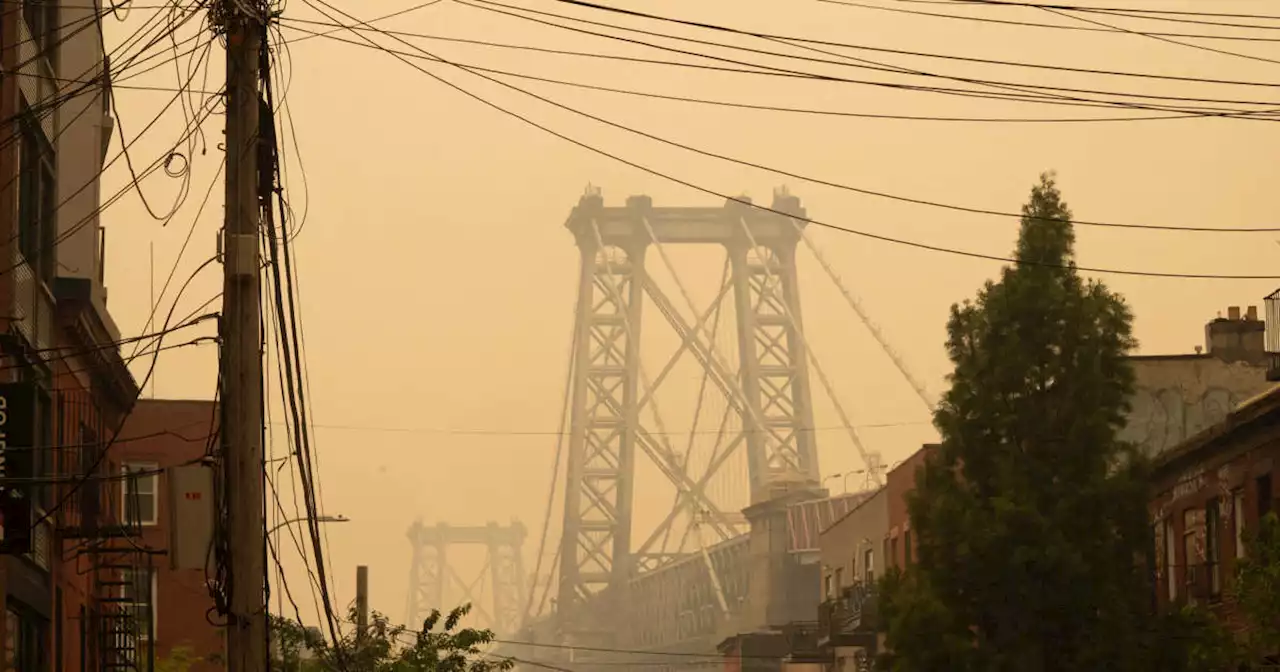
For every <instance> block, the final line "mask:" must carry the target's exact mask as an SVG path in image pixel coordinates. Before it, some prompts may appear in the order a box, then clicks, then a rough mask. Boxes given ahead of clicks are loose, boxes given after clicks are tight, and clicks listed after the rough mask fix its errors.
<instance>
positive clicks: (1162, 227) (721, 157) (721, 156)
mask: <svg viewBox="0 0 1280 672" xmlns="http://www.w3.org/2000/svg"><path fill="white" fill-rule="evenodd" d="M482 1H483V0H482ZM464 4H465V3H464ZM375 32H380V31H375ZM393 37H394V36H393ZM396 39H398V38H396ZM424 53H426V52H424ZM440 62H443V63H449V62H448V61H444V60H443V59H441V61H440ZM450 64H451V65H455V66H456V67H461V68H463V69H465V67H464V66H457V65H456V64H452V63H450ZM472 74H474V75H475V76H478V77H483V78H484V79H488V80H490V81H492V82H495V83H498V84H501V85H502V86H505V87H508V88H511V89H513V90H515V91H518V92H520V93H524V94H525V95H528V96H530V97H533V98H536V99H538V100H540V101H542V102H544V103H547V104H550V105H552V106H555V107H558V108H560V109H563V110H565V111H568V112H572V113H574V114H577V115H580V116H583V117H586V118H588V119H591V120H593V121H596V122H598V123H602V124H605V125H608V126H612V127H614V128H618V129H620V130H624V131H627V132H630V133H633V134H636V135H640V136H642V137H645V138H647V139H650V140H655V141H657V142H661V143H663V144H666V145H669V146H673V147H676V148H679V149H684V150H686V151H691V152H694V153H696V154H700V155H702V156H707V157H709V158H715V159H719V160H722V161H727V162H730V163H735V164H738V165H741V166H745V167H749V168H756V169H758V170H765V171H768V172H772V173H775V174H778V175H782V176H785V177H791V178H794V179H798V180H803V181H806V182H810V183H813V184H819V185H822V186H828V187H833V188H836V189H840V190H843V191H849V192H853V193H857V194H862V195H864V196H874V197H877V198H883V199H887V200H893V201H899V202H903V203H910V204H913V205H923V206H928V207H934V208H941V209H945V210H952V211H957V212H965V213H969V214H981V215H990V216H996V217H1007V218H1014V219H1022V218H1023V215H1022V214H1021V213H1014V212H1006V211H1000V210H992V209H987V208H975V207H970V206H963V205H955V204H950V203H943V202H940V201H933V200H928V199H922V198H915V197H910V196H901V195H898V194H891V193H888V192H883V191H878V190H873V189H867V188H863V187H858V186H853V185H848V184H841V183H839V182H834V181H830V180H825V179H821V178H817V177H812V176H807V175H802V174H800V173H795V172H791V171H786V170H782V169H779V168H773V167H770V166H766V165H763V164H759V163H755V162H751V161H746V160H743V159H738V158H736V157H732V156H729V155H726V154H721V153H717V152H711V151H707V150H702V149H698V148H695V147H692V146H691V145H686V144H684V143H679V142H676V141H674V140H668V139H666V138H663V137H660V136H657V135H654V134H651V133H648V132H645V131H640V130H637V129H634V128H631V127H629V126H624V125H622V124H619V123H616V122H613V121H609V120H607V119H604V118H602V117H599V116H596V115H593V114H590V113H587V112H582V111H580V110H577V109H575V108H572V107H569V106H567V105H564V104H561V103H559V102H556V101H554V100H551V99H549V98H545V97H543V96H540V95H538V94H535V93H531V92H529V91H526V90H524V89H521V88H519V87H516V86H514V85H512V84H509V83H507V82H503V81H501V80H497V79H493V78H491V77H488V76H485V75H482V74H478V73H472ZM1072 223H1073V224H1075V225H1079V226H1095V227H1104V228H1120V229H1145V230H1155V231H1182V232H1197V233H1275V232H1277V231H1280V227H1257V228H1245V227H1221V228H1219V227H1180V226H1167V225H1158V224H1126V223H1117V222H1102V221H1091V220H1079V221H1073V222H1072Z"/></svg>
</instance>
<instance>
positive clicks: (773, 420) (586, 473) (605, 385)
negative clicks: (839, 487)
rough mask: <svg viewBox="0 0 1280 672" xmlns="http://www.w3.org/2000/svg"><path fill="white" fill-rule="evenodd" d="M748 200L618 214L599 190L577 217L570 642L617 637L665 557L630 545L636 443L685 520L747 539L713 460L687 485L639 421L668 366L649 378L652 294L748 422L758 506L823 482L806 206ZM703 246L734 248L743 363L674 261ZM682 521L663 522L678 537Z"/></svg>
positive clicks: (565, 611) (630, 204)
mask: <svg viewBox="0 0 1280 672" xmlns="http://www.w3.org/2000/svg"><path fill="white" fill-rule="evenodd" d="M750 203H751V201H750V199H747V198H745V197H743V198H740V199H731V200H729V201H728V202H726V203H725V204H724V206H723V207H655V206H654V205H653V202H652V200H651V199H650V198H649V197H647V196H632V197H630V198H628V199H627V202H626V205H625V206H623V207H606V206H605V205H604V200H603V198H602V196H601V194H600V192H599V191H598V190H591V189H589V190H588V192H587V193H586V194H585V195H584V196H583V197H582V198H581V199H580V200H579V202H578V205H577V207H575V208H574V209H573V211H572V213H571V214H570V216H569V218H568V221H567V222H566V224H565V226H566V227H567V228H568V229H569V230H570V231H571V232H572V233H573V235H574V238H575V240H576V242H577V246H578V249H579V251H580V264H581V266H580V273H579V277H578V300H577V310H576V329H575V332H574V349H573V360H572V362H571V386H570V395H569V411H570V425H569V446H568V447H569V454H568V461H567V465H568V468H567V478H566V481H565V484H566V485H565V491H564V492H565V495H564V519H563V528H562V536H561V547H560V551H559V562H560V564H559V568H558V570H559V571H558V575H559V576H558V578H559V587H558V597H557V604H556V611H557V622H558V628H559V630H560V634H561V636H562V637H564V638H565V639H566V640H568V641H575V642H579V643H581V644H582V645H588V643H589V642H593V641H594V642H604V641H608V637H609V631H610V630H612V629H614V628H616V627H618V623H617V621H616V620H611V619H612V618H614V616H615V615H616V614H619V613H624V612H625V611H626V610H625V609H623V608H620V607H622V605H624V604H625V602H623V601H624V600H625V599H626V596H625V594H626V590H627V588H626V587H627V585H628V582H629V580H630V579H631V578H632V577H634V576H635V575H636V574H637V573H639V572H641V571H648V570H652V569H656V568H657V567H660V566H662V565H663V563H665V562H667V561H669V558H664V557H663V554H661V553H654V552H653V546H654V544H653V542H654V540H655V539H656V538H657V536H658V533H654V534H653V535H650V536H649V539H648V541H646V542H645V543H644V544H643V545H641V546H640V547H639V548H638V549H633V546H632V498H633V492H634V487H635V482H634V475H635V463H636V459H637V457H636V453H637V450H639V451H640V452H642V453H644V454H645V455H647V456H648V457H649V458H651V459H652V460H654V462H655V464H656V465H657V466H658V468H659V470H660V471H662V473H663V474H664V475H665V476H666V477H667V478H668V479H669V480H671V481H672V483H673V484H674V485H675V486H676V488H677V492H678V504H677V507H676V508H677V512H678V511H679V510H683V511H685V512H686V513H689V514H690V515H692V514H693V512H695V511H696V512H698V515H700V516H702V521H703V525H704V526H705V527H709V528H711V529H712V530H713V531H714V532H716V533H718V535H719V536H720V538H721V539H728V538H730V537H732V536H735V535H736V534H740V533H741V531H742V530H741V527H740V526H741V524H742V523H741V520H740V519H739V518H738V517H737V512H725V511H721V510H720V509H719V508H718V507H717V506H716V504H715V503H713V502H712V501H711V500H710V498H709V497H708V496H707V494H706V485H707V483H708V482H709V481H710V479H711V477H712V476H714V475H715V474H714V472H715V466H714V465H713V466H710V467H708V469H707V473H706V474H703V475H701V476H700V477H699V478H697V479H696V480H695V479H693V478H690V477H689V475H688V474H686V473H685V470H684V468H683V465H682V464H680V462H679V459H678V457H677V455H676V453H675V451H674V450H673V449H672V448H671V446H670V444H669V443H667V442H665V440H664V439H665V436H664V435H665V432H663V431H662V430H661V428H660V427H657V428H649V427H646V426H645V423H643V422H642V421H641V413H640V412H641V410H642V409H643V408H644V407H645V406H646V404H649V403H650V402H651V401H652V398H653V392H654V388H655V387H656V385H657V384H658V383H660V382H661V379H662V377H663V376H664V375H665V373H666V371H667V370H669V367H668V368H667V369H664V370H663V372H662V373H660V374H659V376H658V377H657V379H656V380H654V379H649V378H648V376H647V375H646V373H645V370H644V368H643V366H642V364H641V348H640V336H641V332H642V330H643V327H644V325H643V319H642V314H641V313H642V311H641V306H642V305H643V304H644V299H645V298H646V297H647V298H648V299H649V300H650V301H651V302H652V304H653V305H654V306H655V307H656V309H657V311H658V312H659V313H660V314H661V316H662V318H664V320H665V321H666V322H667V323H668V324H669V326H670V327H671V328H672V329H674V331H675V332H676V334H677V335H678V336H679V337H680V338H681V341H682V342H683V344H684V347H683V348H682V349H681V351H688V352H689V353H691V354H692V355H693V356H694V357H695V358H696V359H697V360H698V362H699V364H700V365H701V366H702V367H704V369H705V371H706V372H707V374H708V378H709V380H710V381H711V382H712V383H713V384H715V385H716V386H717V387H718V388H720V390H721V392H722V393H723V394H724V397H725V399H726V402H727V404H728V405H729V407H730V408H731V412H732V414H733V415H734V416H736V419H738V420H739V421H740V426H741V428H742V432H741V435H740V436H739V437H738V439H737V441H735V443H734V446H735V447H736V446H737V445H738V444H739V443H741V444H745V447H746V452H747V464H748V481H749V483H750V487H751V503H752V504H756V503H761V502H764V501H768V500H770V499H772V497H773V494H774V493H775V491H776V490H777V488H778V487H779V486H780V485H783V484H785V485H786V486H788V487H790V488H797V487H799V488H808V489H814V490H816V489H817V488H819V486H820V477H819V471H818V455H817V451H816V449H815V445H814V433H813V431H812V428H813V411H812V408H811V395H810V387H809V370H808V362H807V360H806V352H805V341H804V337H803V332H802V329H801V326H800V325H801V323H802V321H801V311H800V293H799V287H798V282H797V278H796V263H795V262H796V248H797V243H798V242H799V241H800V239H801V235H802V231H803V226H804V223H805V219H804V217H805V214H804V209H803V208H802V207H801V204H800V200H799V199H798V198H796V197H795V196H792V195H791V194H790V193H788V192H787V191H786V190H785V189H782V190H779V191H777V192H775V194H774V200H773V203H772V206H771V207H770V208H768V209H761V208H757V207H753V206H752V205H751V204H750ZM695 244H700V245H710V246H721V247H723V248H724V250H725V251H726V254H727V259H728V263H729V268H730V269H731V272H730V273H729V274H728V277H727V282H726V283H725V284H724V286H722V287H721V288H720V292H719V294H718V295H717V298H716V300H715V302H714V304H715V307H716V308H717V309H718V307H719V305H720V304H721V303H722V302H725V301H731V303H732V306H733V312H734V314H735V319H736V332H737V333H736V337H737V344H738V348H737V349H738V353H739V361H738V362H736V363H734V364H733V365H731V364H730V363H728V362H725V361H723V360H722V358H721V357H720V356H719V355H718V354H717V353H716V351H715V348H714V347H713V346H712V344H711V342H710V340H709V339H708V337H707V335H706V334H705V332H704V322H705V319H706V316H707V315H708V314H709V313H710V309H707V312H706V313H703V312H702V311H701V310H700V309H697V308H695V307H694V306H693V304H692V300H691V299H690V297H689V294H688V292H687V290H686V288H685V287H684V285H683V284H681V283H680V281H679V275H678V274H677V273H676V272H675V269H674V267H673V266H672V264H671V261H670V258H669V257H668V256H667V253H666V248H667V247H668V246H672V245H678V246H687V245H695ZM646 262H660V263H662V264H663V265H665V266H666V267H667V269H668V270H669V271H670V274H671V276H672V277H674V278H676V284H677V285H679V294H680V299H682V303H683V304H684V305H683V306H682V307H683V308H687V309H688V310H689V311H692V314H693V315H701V316H702V317H701V318H699V319H697V320H695V322H694V323H693V324H690V323H689V322H688V321H687V320H686V319H685V318H684V316H683V315H682V314H681V312H680V311H679V310H678V309H677V308H676V304H675V302H674V301H673V300H672V299H671V298H669V297H668V295H667V294H666V293H665V292H664V291H663V289H662V288H660V287H659V285H658V284H657V283H656V282H655V281H654V280H653V279H652V278H651V277H650V276H649V274H648V273H647V272H646ZM730 297H731V298H730ZM679 355H680V353H679V352H678V353H677V355H676V356H677V357H678V356H679ZM674 515H675V512H673V514H672V515H669V516H668V517H667V520H666V521H665V522H664V523H663V525H665V526H668V528H669V527H670V526H671V525H672V524H673V517H674ZM660 527H661V526H660ZM660 531H661V530H660ZM588 605H592V606H588Z"/></svg>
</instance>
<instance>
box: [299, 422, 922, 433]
mask: <svg viewBox="0 0 1280 672" xmlns="http://www.w3.org/2000/svg"><path fill="white" fill-rule="evenodd" d="M931 422H932V421H931V420H907V421H903V422H878V423H868V424H860V425H854V429H892V428H899V427H914V426H920V425H928V424H931ZM277 424H283V423H277ZM311 426H312V427H315V428H316V429H331V430H337V431H352V432H386V433H391V434H445V435H450V436H572V435H573V432H572V431H568V430H565V431H555V430H511V429H479V428H456V427H389V426H378V425H343V424H337V425H334V424H324V423H312V425H311ZM846 429H847V428H846V427H845V426H844V425H838V426H837V425H831V426H821V427H797V428H795V429H794V431H796V432H835V431H845V430H846ZM766 431H768V430H765V429H756V430H753V429H750V428H746V427H744V428H742V429H740V430H735V432H741V433H744V434H749V433H752V432H766ZM646 433H647V434H650V435H653V436H660V435H666V436H689V435H690V434H717V433H719V430H711V429H705V430H701V429H699V430H684V431H680V430H670V431H666V432H646Z"/></svg>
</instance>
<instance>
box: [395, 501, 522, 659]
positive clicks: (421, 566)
mask: <svg viewBox="0 0 1280 672" xmlns="http://www.w3.org/2000/svg"><path fill="white" fill-rule="evenodd" d="M526 534H527V533H526V530H525V527H524V525H522V524H521V523H519V522H516V521H513V522H512V523H511V524H510V525H505V526H504V525H499V524H497V523H492V522H491V523H488V524H487V525H482V526H468V527H462V526H452V525H449V524H447V523H439V524H437V525H435V526H430V527H429V526H426V525H423V524H422V522H421V521H418V522H415V523H414V524H413V525H412V526H411V527H410V528H409V533H408V537H409V543H410V544H411V545H412V546H413V563H412V565H411V567H410V569H409V602H408V606H407V608H406V617H405V623H406V624H407V625H409V626H410V627H417V626H419V625H420V624H421V623H422V621H423V620H425V619H426V618H427V616H429V615H430V614H431V611H432V610H433V609H436V610H440V611H441V612H447V611H448V610H449V609H452V608H454V607H456V606H458V604H461V603H469V604H471V606H472V609H473V610H474V612H475V614H476V616H477V617H478V618H479V619H481V620H482V621H484V622H485V623H487V624H488V625H489V627H491V628H492V629H493V630H494V631H496V632H498V633H499V634H506V635H510V634H513V633H515V632H517V631H518V630H519V629H520V626H521V621H522V619H523V612H522V610H523V605H524V599H525V596H526V595H527V593H526V587H525V581H524V564H523V560H522V557H523V556H522V554H521V549H522V547H523V544H524V539H525V536H526ZM458 545H474V546H482V547H484V548H485V549H486V551H487V557H486V558H485V564H484V566H483V567H482V568H481V569H480V571H479V572H478V573H477V575H476V576H475V577H474V578H473V579H472V580H471V581H467V580H466V579H464V578H463V577H462V576H461V575H460V574H459V573H458V572H457V570H456V569H455V568H454V567H452V566H451V565H450V564H449V559H448V551H449V548H450V547H451V546H458ZM486 574H488V578H489V581H490V592H491V593H492V598H493V599H492V604H490V605H484V604H481V603H480V602H479V601H478V600H477V599H476V597H477V594H478V588H479V586H480V585H481V584H482V583H483V581H484V580H485V578H486ZM446 584H450V585H452V586H454V588H455V589H456V590H457V591H458V592H459V593H460V597H461V598H462V599H461V602H459V603H457V604H445V602H444V598H445V589H446Z"/></svg>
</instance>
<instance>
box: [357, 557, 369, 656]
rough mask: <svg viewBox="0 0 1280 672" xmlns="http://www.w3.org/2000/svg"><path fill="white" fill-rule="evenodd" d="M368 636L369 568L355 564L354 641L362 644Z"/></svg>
mask: <svg viewBox="0 0 1280 672" xmlns="http://www.w3.org/2000/svg"><path fill="white" fill-rule="evenodd" d="M368 636H369V568H368V567H366V566H364V565H357V566H356V642H358V644H359V646H364V642H365V638H367V637H368Z"/></svg>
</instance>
